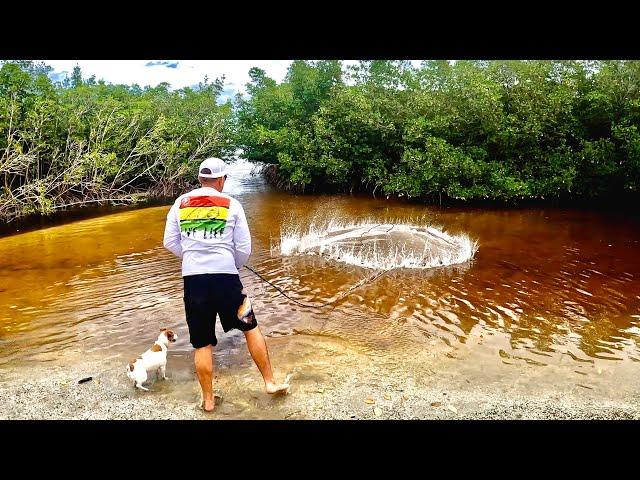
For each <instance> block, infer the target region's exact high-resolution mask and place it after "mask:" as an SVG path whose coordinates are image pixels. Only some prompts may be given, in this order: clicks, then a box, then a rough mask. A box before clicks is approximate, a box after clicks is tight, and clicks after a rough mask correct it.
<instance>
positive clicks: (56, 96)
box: [0, 61, 233, 219]
mask: <svg viewBox="0 0 640 480" xmlns="http://www.w3.org/2000/svg"><path fill="white" fill-rule="evenodd" d="M49 72H50V67H47V66H46V65H43V64H35V63H33V62H30V61H20V62H3V64H2V65H1V66H0V217H1V218H5V219H12V218H16V217H19V216H23V215H27V214H32V213H38V214H48V213H51V212H52V211H55V210H56V209H59V208H65V207H67V206H70V205H82V204H86V203H91V202H94V203H105V202H111V203H130V202H135V201H137V200H139V199H140V198H142V197H148V196H150V195H151V196H167V195H174V194H175V193H176V192H178V191H180V190H183V189H184V188H185V186H186V182H193V181H194V178H195V177H196V169H197V163H195V161H197V159H200V158H202V157H204V156H206V155H224V154H227V153H229V152H230V151H232V144H231V141H232V131H231V128H232V113H233V112H232V105H231V103H230V102H229V103H228V104H226V105H218V104H217V102H216V100H217V98H218V97H219V95H220V93H221V91H222V88H223V83H224V82H223V79H217V80H216V81H214V82H213V83H209V82H208V80H207V79H206V78H205V80H204V83H201V84H200V85H199V86H198V88H185V89H182V90H177V91H171V90H170V89H169V85H167V84H160V85H159V86H157V87H155V88H150V87H148V88H144V89H142V88H140V87H138V86H137V85H134V86H125V85H109V84H105V83H104V82H96V81H95V79H94V78H89V79H86V80H84V79H83V78H82V75H81V72H80V69H79V68H77V67H76V69H75V70H74V72H73V75H71V76H70V77H69V78H68V79H67V80H66V81H65V82H63V83H60V84H54V83H53V82H52V81H51V80H50V78H49V76H48V73H49Z"/></svg>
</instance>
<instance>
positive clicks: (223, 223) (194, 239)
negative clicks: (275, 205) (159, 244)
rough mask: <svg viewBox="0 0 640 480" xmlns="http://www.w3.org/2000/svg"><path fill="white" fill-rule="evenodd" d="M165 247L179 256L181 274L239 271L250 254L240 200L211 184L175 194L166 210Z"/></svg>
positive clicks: (249, 241)
mask: <svg viewBox="0 0 640 480" xmlns="http://www.w3.org/2000/svg"><path fill="white" fill-rule="evenodd" d="M163 245H164V247H165V248H166V249H167V250H169V251H170V252H171V253H173V254H174V255H176V256H177V257H179V258H181V259H182V276H183V277H186V276H188V275H200V274H204V273H238V269H239V268H240V267H242V265H244V264H245V262H246V261H247V260H248V259H249V255H250V254H251V234H250V233H249V226H248V225H247V219H246V217H245V214H244V209H243V208H242V205H240V202H238V201H237V200H236V199H234V198H231V197H230V196H229V195H226V194H224V193H221V192H218V191H217V190H216V189H214V188H211V187H202V188H198V189H196V190H193V191H191V192H188V193H185V194H184V195H181V196H180V197H178V198H177V199H176V201H175V203H174V204H173V206H172V207H171V209H170V210H169V213H168V214H167V224H166V226H165V230H164V241H163Z"/></svg>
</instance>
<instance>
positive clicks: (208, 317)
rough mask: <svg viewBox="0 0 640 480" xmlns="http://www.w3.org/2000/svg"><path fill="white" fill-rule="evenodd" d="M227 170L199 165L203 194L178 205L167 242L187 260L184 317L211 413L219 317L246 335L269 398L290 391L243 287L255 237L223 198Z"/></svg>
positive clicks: (210, 162)
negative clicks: (279, 378) (276, 374)
mask: <svg viewBox="0 0 640 480" xmlns="http://www.w3.org/2000/svg"><path fill="white" fill-rule="evenodd" d="M226 170H227V169H226V165H225V163H224V162H223V161H222V160H221V159H219V158H207V159H206V160H204V161H203V162H202V163H201V164H200V169H199V175H198V180H199V181H200V184H201V185H202V188H197V189H195V190H193V191H191V192H189V193H186V194H184V195H181V196H180V197H178V199H177V200H176V201H175V203H174V204H173V206H172V207H171V210H169V213H168V215H167V224H166V227H165V232H164V242H163V243H164V247H165V248H166V249H167V250H169V251H170V252H172V253H173V254H174V255H176V256H177V257H179V258H181V259H182V277H183V281H184V306H185V313H186V317H187V325H188V327H189V335H190V341H191V345H193V348H195V365H196V373H197V374H198V380H199V382H200V387H201V388H202V398H203V405H202V407H203V408H204V410H205V411H206V412H211V411H213V409H214V398H213V347H215V346H216V344H217V343H218V341H217V339H216V334H215V321H216V314H217V315H219V316H220V323H222V328H223V330H224V331H225V332H228V331H229V330H232V329H234V328H235V329H238V330H241V331H242V332H243V333H244V336H245V338H246V340H247V347H248V348H249V353H250V354H251V357H252V358H253V361H254V362H255V364H256V365H257V367H258V369H259V370H260V373H261V374H262V378H263V379H264V383H265V389H266V391H267V393H270V394H275V393H284V392H286V391H287V389H288V388H289V385H287V384H286V383H285V384H277V383H275V381H274V378H273V372H272V371H271V363H270V362H269V352H268V351H267V344H266V342H265V339H264V336H263V335H262V332H261V331H260V327H258V323H257V321H256V318H255V315H254V314H253V309H252V307H251V302H250V301H249V299H248V297H247V295H246V294H245V292H244V290H243V287H242V283H241V282H240V276H239V275H238V269H240V267H242V265H244V263H245V262H246V261H247V259H248V258H249V255H250V254H251V235H250V233H249V227H248V225H247V219H246V217H245V214H244V210H243V208H242V205H240V202H238V201H237V200H235V199H233V198H231V197H230V196H228V195H226V194H224V193H222V189H223V188H224V184H225V180H226V179H227V173H226ZM256 327H257V328H256Z"/></svg>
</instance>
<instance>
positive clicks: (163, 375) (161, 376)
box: [158, 365, 167, 380]
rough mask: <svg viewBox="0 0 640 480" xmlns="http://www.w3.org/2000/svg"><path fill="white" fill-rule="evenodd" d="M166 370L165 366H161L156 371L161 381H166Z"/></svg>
mask: <svg viewBox="0 0 640 480" xmlns="http://www.w3.org/2000/svg"><path fill="white" fill-rule="evenodd" d="M166 370H167V367H166V366H165V365H162V366H161V367H160V368H159V369H158V372H160V378H162V379H163V380H167V375H166Z"/></svg>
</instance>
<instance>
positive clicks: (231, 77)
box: [44, 60, 419, 101]
mask: <svg viewBox="0 0 640 480" xmlns="http://www.w3.org/2000/svg"><path fill="white" fill-rule="evenodd" d="M44 62H45V63H46V64H47V65H50V66H51V67H53V73H52V74H51V77H52V79H53V80H62V79H64V77H65V76H66V75H67V74H69V75H70V74H71V72H72V71H73V67H75V66H76V65H79V66H80V68H81V70H82V76H83V77H84V78H88V77H91V76H92V75H95V76H96V80H100V79H102V80H104V81H105V82H108V83H123V84H127V85H133V84H136V83H137V84H138V85H140V86H141V87H145V86H147V85H151V86H156V85H158V84H159V83H162V82H167V83H169V84H170V85H171V87H172V88H183V87H188V86H193V85H197V84H198V83H199V82H201V81H202V80H203V79H204V76H205V75H208V76H209V79H210V80H213V79H215V78H217V77H221V76H222V75H223V74H224V75H225V90H224V92H223V95H222V98H221V101H225V100H226V99H227V98H233V96H234V95H235V94H236V93H238V92H240V93H245V91H246V90H245V84H246V83H248V82H249V69H250V68H251V67H259V68H261V69H263V70H264V71H265V72H266V73H267V75H268V76H270V77H271V78H273V79H274V80H276V81H277V82H281V81H282V80H283V79H284V76H285V74H286V73H287V68H288V67H289V65H290V64H291V60H44ZM356 62H357V61H356V60H345V61H344V62H343V63H344V64H345V65H347V64H352V63H356ZM413 63H414V65H416V66H417V65H418V64H419V61H417V60H415V61H413Z"/></svg>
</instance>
